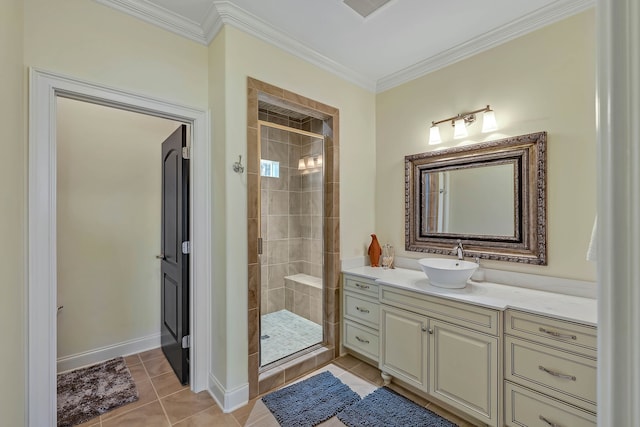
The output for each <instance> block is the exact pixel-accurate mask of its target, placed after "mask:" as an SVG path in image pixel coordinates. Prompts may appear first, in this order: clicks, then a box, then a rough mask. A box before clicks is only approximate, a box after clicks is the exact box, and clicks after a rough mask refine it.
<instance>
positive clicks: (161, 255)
mask: <svg viewBox="0 0 640 427" xmlns="http://www.w3.org/2000/svg"><path fill="white" fill-rule="evenodd" d="M156 258H158V259H161V260H165V259H167V257H165V256H164V254H160V255H156Z"/></svg>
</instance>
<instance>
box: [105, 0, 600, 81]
mask: <svg viewBox="0 0 640 427" xmlns="http://www.w3.org/2000/svg"><path fill="white" fill-rule="evenodd" d="M95 1H96V2H98V3H101V4H103V5H105V6H108V7H111V8H113V9H117V10H119V11H121V12H124V13H127V14H128V15H131V16H134V17H136V18H139V19H141V20H143V21H146V22H148V23H150V24H154V25H157V26H159V27H161V28H164V29H165V30H168V31H171V32H173V33H175V34H178V35H181V36H183V37H186V38H188V39H191V40H193V41H195V42H198V43H200V44H203V45H205V46H208V45H209V43H211V41H212V40H213V39H214V38H215V36H216V35H217V34H218V32H220V30H221V29H222V26H223V25H230V26H232V27H235V28H237V29H239V30H241V31H243V32H245V33H248V34H250V35H252V36H254V37H256V38H258V39H260V40H262V41H264V42H266V43H269V44H271V45H273V46H276V47H278V48H280V49H282V50H284V51H285V52H287V53H290V54H292V55H294V56H296V57H298V58H300V59H302V60H305V61H307V62H309V63H311V64H313V65H315V66H317V67H319V68H321V69H323V70H325V71H328V72H330V73H332V74H334V75H336V76H338V77H341V78H343V79H345V80H347V81H349V82H351V83H354V84H356V85H358V86H360V87H362V88H364V89H367V90H369V91H371V92H375V93H380V92H384V91H385V90H389V89H391V88H394V87H396V86H399V85H401V84H404V83H407V82H409V81H411V80H414V79H417V78H419V77H422V76H425V75H427V74H429V73H431V72H433V71H436V70H439V69H441V68H444V67H446V66H449V65H451V64H454V63H456V62H458V61H461V60H463V59H466V58H469V57H471V56H473V55H476V54H478V53H481V52H484V51H486V50H488V49H491V48H494V47H496V46H499V45H501V44H503V43H506V42H508V41H511V40H513V39H516V38H518V37H520V36H522V35H524V34H527V33H530V32H532V31H535V30H537V29H540V28H542V27H544V26H547V25H549V24H552V23H554V22H557V21H560V20H562V19H564V18H567V17H569V16H572V15H575V14H577V13H580V12H582V11H584V10H587V9H589V8H591V7H593V6H594V5H595V0H559V1H557V2H555V3H553V4H552V5H549V6H547V7H543V8H540V9H538V10H536V11H534V12H532V13H530V14H528V15H526V16H524V17H522V18H519V19H517V20H515V21H512V22H510V23H508V24H506V25H504V26H502V27H500V28H498V29H496V30H493V31H489V32H487V33H485V34H483V35H481V36H479V37H476V38H474V39H473V40H469V41H467V42H464V43H461V44H459V45H458V46H455V47H453V48H451V49H448V50H446V51H443V52H441V53H438V54H436V55H433V56H431V57H429V58H427V59H424V60H422V61H420V62H418V63H416V64H414V65H411V66H409V67H406V68H404V69H402V70H399V71H396V72H394V73H391V74H389V75H387V76H385V77H382V78H380V79H379V80H377V81H375V80H373V79H371V78H368V77H366V76H364V75H362V74H361V73H358V72H356V71H354V70H352V69H351V68H349V67H346V66H344V65H342V64H340V63H338V62H337V61H334V60H332V59H330V58H328V57H327V56H325V55H323V54H321V53H319V52H317V51H316V50H314V49H312V48H311V47H309V46H307V45H305V44H303V43H300V42H299V41H297V40H296V39H295V38H294V37H291V36H290V35H288V34H285V33H283V32H282V31H280V30H278V29H277V28H275V27H274V26H272V25H271V24H269V23H267V22H266V21H264V20H262V19H260V18H258V17H257V16H255V15H252V14H250V13H249V12H247V11H246V10H244V9H242V8H239V7H237V6H235V5H234V4H233V3H231V2H229V1H227V0H219V1H214V2H213V4H214V7H212V8H211V9H210V10H209V12H208V13H207V15H206V16H205V17H204V19H203V23H202V25H200V24H198V23H197V22H194V21H191V20H189V19H186V18H184V17H183V16H180V15H178V14H176V13H174V12H171V11H169V10H167V9H164V8H162V7H160V6H157V5H155V4H152V3H149V2H147V1H145V0H95Z"/></svg>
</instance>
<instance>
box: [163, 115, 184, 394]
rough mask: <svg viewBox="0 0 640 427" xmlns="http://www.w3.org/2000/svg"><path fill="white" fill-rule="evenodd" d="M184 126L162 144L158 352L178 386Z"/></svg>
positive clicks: (181, 329) (181, 339)
mask: <svg viewBox="0 0 640 427" xmlns="http://www.w3.org/2000/svg"><path fill="white" fill-rule="evenodd" d="M186 140H187V127H186V125H181V126H180V127H179V128H178V129H176V131H175V132H174V133H173V134H171V136H170V137H169V138H167V140H166V141H164V142H163V143H162V237H161V246H162V255H161V257H160V258H161V267H160V273H161V276H160V277H161V279H160V281H161V284H160V286H161V309H160V310H161V323H162V326H161V335H162V337H161V340H162V351H163V352H164V354H165V356H166V357H167V360H168V361H169V363H170V364H171V366H172V367H173V370H174V371H175V373H176V375H177V376H178V379H179V380H180V382H181V383H182V384H187V383H188V382H189V252H190V243H189V242H188V240H189V160H188V159H185V158H183V147H186V143H187V141H186Z"/></svg>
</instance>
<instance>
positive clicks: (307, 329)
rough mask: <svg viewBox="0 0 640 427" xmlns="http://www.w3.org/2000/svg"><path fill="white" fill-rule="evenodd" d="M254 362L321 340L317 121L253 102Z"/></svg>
mask: <svg viewBox="0 0 640 427" xmlns="http://www.w3.org/2000/svg"><path fill="white" fill-rule="evenodd" d="M258 114H259V135H260V150H259V152H260V179H259V182H260V222H259V229H260V242H261V248H260V249H261V251H260V249H259V253H260V256H259V265H260V289H261V290H260V319H259V322H260V366H261V367H264V366H267V365H270V364H273V363H277V362H279V361H283V360H287V359H288V358H290V357H291V356H292V355H295V354H296V353H298V352H301V351H305V350H310V349H313V348H314V347H315V346H318V345H319V344H322V343H323V339H324V338H323V326H322V325H323V283H324V281H323V252H324V248H323V242H324V239H323V229H324V227H323V220H324V215H323V207H324V200H323V189H324V179H323V177H324V168H323V158H324V136H323V134H322V131H323V125H324V123H323V121H322V120H320V119H317V118H313V117H310V116H308V115H305V114H301V113H298V112H295V111H291V110H288V109H284V108H282V107H275V106H273V105H269V104H267V103H264V102H261V103H260V104H259V110H258Z"/></svg>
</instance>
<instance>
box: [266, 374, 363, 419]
mask: <svg viewBox="0 0 640 427" xmlns="http://www.w3.org/2000/svg"><path fill="white" fill-rule="evenodd" d="M262 401H263V402H264V404H265V405H266V406H267V408H269V410H270V411H271V412H272V413H273V416H274V417H275V418H276V420H278V422H279V423H280V425H281V426H283V427H313V426H316V425H318V424H320V423H321V422H323V421H326V420H328V419H329V418H331V417H333V416H334V415H335V414H337V413H338V412H340V411H341V410H342V409H344V408H346V407H347V406H349V405H352V404H354V403H356V402H358V401H360V396H358V394H357V393H356V392H354V391H353V390H351V389H350V388H349V386H347V385H346V384H344V383H343V382H342V381H340V380H339V379H337V378H336V377H335V376H333V374H332V373H331V372H329V371H324V372H321V373H319V374H318V375H314V376H313V377H311V378H307V379H306V380H303V381H300V382H298V383H295V384H292V385H290V386H288V387H285V388H281V389H280V390H276V391H274V392H272V393H269V394H268V395H266V396H264V397H263V398H262Z"/></svg>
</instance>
